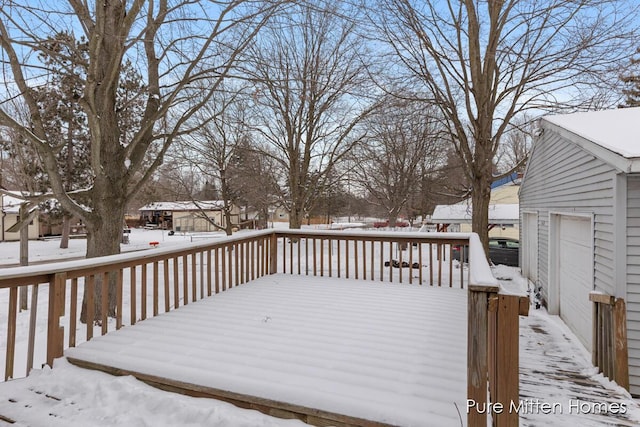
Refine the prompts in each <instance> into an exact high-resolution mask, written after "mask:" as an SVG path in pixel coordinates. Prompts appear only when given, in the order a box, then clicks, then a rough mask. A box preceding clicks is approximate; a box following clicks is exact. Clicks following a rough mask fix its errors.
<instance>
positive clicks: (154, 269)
mask: <svg viewBox="0 0 640 427" xmlns="http://www.w3.org/2000/svg"><path fill="white" fill-rule="evenodd" d="M465 245H466V246H469V247H470V249H471V251H470V252H471V256H470V264H469V268H465V267H464V264H461V263H459V262H458V261H456V260H455V259H454V258H455V257H456V254H457V256H458V257H459V256H460V252H457V251H456V248H458V247H459V248H460V249H461V248H462V247H464V246H465ZM480 248H481V245H480V242H479V240H478V238H477V236H476V235H475V234H463V233H416V232H413V233H412V232H376V231H373V232H371V231H369V232H367V231H319V230H318V231H316V230H314V231H310V230H263V231H254V232H248V233H241V234H236V235H234V236H231V237H225V238H222V239H216V240H215V241H214V242H205V243H199V244H193V245H189V246H184V247H175V248H168V249H161V248H156V249H153V250H150V251H143V252H141V253H136V254H121V255H113V256H109V257H103V258H99V259H86V260H80V261H69V262H64V263H58V264H51V265H41V266H34V267H29V268H27V269H6V270H4V271H3V272H0V291H2V290H3V288H8V290H9V304H8V310H7V313H8V324H7V336H6V359H5V372H4V378H5V380H7V379H10V378H14V376H15V374H16V361H18V362H19V365H20V367H21V368H22V369H23V370H22V371H21V372H20V373H18V376H22V374H24V375H28V373H29V371H30V370H31V369H32V368H33V367H34V365H35V366H38V365H39V364H43V363H46V364H49V365H52V363H53V360H54V359H55V358H57V357H60V356H62V354H63V350H64V348H65V347H73V346H75V345H77V344H79V343H81V342H83V341H85V340H90V339H92V337H93V336H94V335H97V334H106V333H108V332H109V330H113V329H120V328H121V327H122V326H123V325H127V324H128V325H133V324H135V323H136V322H138V321H142V320H144V319H146V318H148V317H152V316H156V315H158V314H159V313H160V312H167V311H170V310H172V309H177V308H179V307H180V306H181V305H187V304H189V303H191V302H194V301H197V300H199V299H202V298H206V297H209V296H211V295H214V294H217V293H219V292H223V291H225V290H227V289H229V288H232V287H234V286H239V285H241V284H244V283H247V282H249V281H252V280H254V279H256V278H258V277H261V276H264V275H267V274H273V273H283V274H304V275H314V276H327V277H343V278H353V279H360V280H370V281H374V280H375V281H384V282H390V283H407V284H411V285H426V286H442V287H456V288H463V289H468V292H469V293H468V304H469V313H468V349H467V355H468V373H467V374H468V398H469V399H472V400H473V401H475V402H478V403H481V404H484V405H487V403H488V402H490V401H491V402H504V403H506V404H508V402H510V401H511V400H513V401H517V399H518V315H519V313H522V314H524V312H525V311H526V310H524V309H523V307H524V305H523V304H522V300H521V299H519V298H518V297H511V296H506V295H501V294H500V293H499V288H498V286H497V282H496V281H495V279H494V278H493V276H492V275H491V273H490V269H489V265H488V263H487V261H486V258H485V257H484V252H483V251H482V250H481V249H480ZM474 255H475V256H474ZM462 256H464V255H462ZM24 286H28V287H29V288H30V289H31V294H32V298H31V308H30V312H29V322H28V326H26V327H25V328H22V329H26V330H22V331H19V330H18V329H20V328H19V327H18V326H20V325H19V324H18V322H17V318H18V312H17V296H18V291H19V288H21V287H24ZM83 295H85V297H84V300H83ZM82 304H84V305H85V314H86V317H87V319H95V321H94V322H87V323H86V324H84V328H82V327H79V311H80V310H79V308H80V307H81V306H82ZM110 311H111V315H112V316H109V312H110ZM95 313H99V315H98V316H95ZM42 329H45V330H46V340H43V339H39V334H38V333H37V331H38V330H42ZM20 333H22V334H26V335H27V336H28V338H27V339H26V342H27V343H28V345H27V348H26V349H18V350H19V351H18V353H20V354H19V356H20V357H16V350H17V349H16V336H17V334H20ZM0 344H2V343H1V342H0ZM487 389H488V390H489V395H487ZM494 422H495V423H496V425H517V414H516V417H515V421H514V419H513V417H511V418H509V417H501V416H498V417H495V418H494ZM486 423H487V414H486V412H483V411H482V410H480V406H479V407H477V408H472V410H470V411H469V414H468V425H469V426H480V425H482V426H486Z"/></svg>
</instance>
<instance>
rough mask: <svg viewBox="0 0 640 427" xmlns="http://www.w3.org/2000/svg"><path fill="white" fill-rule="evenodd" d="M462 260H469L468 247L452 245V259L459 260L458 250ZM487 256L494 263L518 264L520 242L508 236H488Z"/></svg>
mask: <svg viewBox="0 0 640 427" xmlns="http://www.w3.org/2000/svg"><path fill="white" fill-rule="evenodd" d="M461 250H462V252H463V254H464V257H463V259H464V262H469V247H468V246H454V247H453V259H456V260H458V261H460V251H461ZM489 258H490V259H491V262H493V263H494V264H503V265H509V266H512V267H519V266H520V242H519V241H518V240H517V239H512V238H509V237H489Z"/></svg>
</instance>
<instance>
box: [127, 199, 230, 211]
mask: <svg viewBox="0 0 640 427" xmlns="http://www.w3.org/2000/svg"><path fill="white" fill-rule="evenodd" d="M223 206H224V201H222V200H202V201H196V202H194V201H185V202H153V203H149V204H148V205H144V206H143V207H141V208H140V209H138V210H139V211H197V210H200V209H203V210H218V209H222V207H223Z"/></svg>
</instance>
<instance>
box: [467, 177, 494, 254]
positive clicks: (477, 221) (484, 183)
mask: <svg viewBox="0 0 640 427" xmlns="http://www.w3.org/2000/svg"><path fill="white" fill-rule="evenodd" d="M492 178H493V177H492V175H491V173H488V174H486V173H485V174H478V175H477V176H476V177H474V179H473V191H472V193H471V202H472V208H473V212H472V215H471V228H472V230H473V231H474V232H475V233H478V236H479V237H480V241H481V242H482V246H483V248H484V253H485V255H486V256H487V260H489V204H490V202H491V182H492Z"/></svg>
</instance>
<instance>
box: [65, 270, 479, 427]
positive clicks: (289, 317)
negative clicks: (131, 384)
mask: <svg viewBox="0 0 640 427" xmlns="http://www.w3.org/2000/svg"><path fill="white" fill-rule="evenodd" d="M66 356H67V358H68V359H69V360H70V361H71V362H72V363H75V364H78V365H80V366H84V367H90V368H95V369H100V370H103V371H105V372H110V373H113V374H118V375H122V374H127V375H128V374H131V375H134V376H135V377H137V378H139V379H141V380H144V381H146V382H148V383H150V384H153V385H156V386H158V387H160V388H164V389H168V390H173V391H179V392H181V393H185V394H189V395H197V396H208V397H215V398H218V399H222V400H226V401H230V402H232V403H235V404H236V405H238V406H242V407H250V408H252V409H257V410H260V411H262V412H265V413H268V414H270V415H275V416H281V417H284V418H291V417H294V418H298V419H301V420H303V421H305V422H308V423H310V424H315V425H338V426H348V425H365V426H382V425H406V426H409V425H424V420H425V419H430V420H431V421H433V422H435V423H436V424H439V425H459V415H458V410H460V411H462V412H463V411H464V402H465V399H466V291H464V290H455V289H438V288H431V287H421V286H416V285H408V284H405V285H399V284H396V285H390V284H379V283H375V284H374V283H371V282H363V281H355V280H344V279H331V278H321V279H318V278H306V277H299V276H294V277H291V276H285V275H273V276H268V277H265V278H261V279H258V280H256V281H254V282H250V283H248V284H243V285H240V286H239V287H237V288H233V289H232V290H229V291H226V292H224V293H221V294H219V295H217V296H214V297H212V298H209V299H206V300H203V301H201V302H197V303H194V304H189V306H187V307H183V308H181V309H179V310H176V311H174V312H170V313H167V314H164V315H160V316H158V317H156V318H152V319H148V320H145V321H144V322H139V323H138V324H136V325H135V326H132V327H125V328H123V329H121V330H119V331H116V332H114V333H110V334H108V335H106V336H104V337H97V338H95V339H94V340H92V341H90V342H88V343H85V344H82V345H81V346H79V347H77V348H74V349H69V350H67V352H66ZM456 405H457V408H456Z"/></svg>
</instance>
